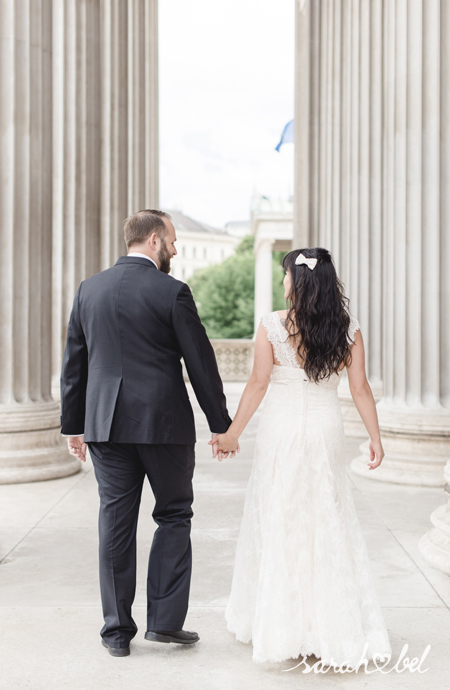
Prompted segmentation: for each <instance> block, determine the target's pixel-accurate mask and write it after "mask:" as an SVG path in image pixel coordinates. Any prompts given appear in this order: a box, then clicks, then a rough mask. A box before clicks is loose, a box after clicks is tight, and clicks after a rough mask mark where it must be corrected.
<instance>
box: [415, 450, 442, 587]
mask: <svg viewBox="0 0 450 690" xmlns="http://www.w3.org/2000/svg"><path fill="white" fill-rule="evenodd" d="M444 480H445V482H446V484H445V486H444V490H445V492H446V494H447V496H448V501H447V503H446V504H445V505H443V506H439V508H436V510H434V511H433V512H432V513H431V522H432V524H433V525H434V527H433V528H432V529H431V530H430V531H429V532H427V533H426V534H424V535H423V537H422V538H421V540H420V541H419V551H420V553H421V554H422V557H423V558H424V560H425V561H426V562H427V563H428V565H431V567H432V568H434V569H435V570H439V571H440V572H441V573H444V575H450V461H449V462H448V463H447V464H446V466H445V469H444Z"/></svg>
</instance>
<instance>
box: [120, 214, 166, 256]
mask: <svg viewBox="0 0 450 690" xmlns="http://www.w3.org/2000/svg"><path fill="white" fill-rule="evenodd" d="M164 218H168V219H169V220H171V216H169V214H168V213H166V212H165V211H158V210H156V209H144V210H143V211H137V213H133V215H132V216H128V218H127V219H126V220H125V222H124V225H123V234H124V237H125V243H126V245H127V248H128V249H129V248H130V247H131V246H132V245H133V244H142V242H145V240H146V239H147V238H148V237H150V235H151V234H152V233H154V232H155V233H156V234H157V235H158V237H160V238H161V239H162V240H163V239H164V237H165V236H166V234H167V228H166V225H165V223H164Z"/></svg>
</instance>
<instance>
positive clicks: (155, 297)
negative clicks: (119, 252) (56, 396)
mask: <svg viewBox="0 0 450 690" xmlns="http://www.w3.org/2000/svg"><path fill="white" fill-rule="evenodd" d="M181 357H183V358H184V361H185V364H186V368H187V371H188V374H189V379H190V381H191V383H192V386H193V388H194V391H195V394H196V396H197V399H198V402H199V404H200V406H201V408H202V410H203V412H204V413H205V415H206V418H207V420H208V423H209V427H210V429H211V430H212V431H214V432H217V433H221V432H224V431H226V430H227V429H228V427H229V425H230V424H231V419H230V417H229V415H228V411H227V408H226V401H225V396H224V393H223V386H222V381H221V378H220V376H219V371H218V368H217V362H216V358H215V355H214V350H213V348H212V346H211V343H210V342H209V340H208V337H207V335H206V332H205V329H204V327H203V325H202V323H201V321H200V319H199V316H198V314H197V309H196V307H195V303H194V300H193V297H192V294H191V291H190V289H189V288H188V286H187V285H186V284H185V283H182V282H181V281H179V280H175V279H174V278H172V277H171V276H169V275H167V274H165V273H162V272H161V271H158V270H157V268H156V267H155V265H154V264H153V263H152V262H151V261H148V260H147V259H144V258H140V257H126V256H122V257H121V258H120V259H119V260H118V261H117V263H116V264H115V266H113V267H112V268H109V269H107V270H106V271H103V272H102V273H98V274H97V275H94V276H92V277H91V278H88V279H87V280H85V281H84V282H82V283H81V285H80V287H79V289H78V293H77V295H76V297H75V300H74V303H73V309H72V313H71V316H70V321H69V328H68V332H67V343H66V349H65V352H64V358H63V365H62V374H61V433H63V434H66V435H76V434H82V433H84V440H85V442H90V441H98V442H100V441H115V442H117V443H181V444H189V443H195V440H196V438H195V425H194V415H193V412H192V407H191V404H190V402H189V396H188V393H187V390H186V386H185V383H184V380H183V374H182V367H181V362H180V359H181Z"/></svg>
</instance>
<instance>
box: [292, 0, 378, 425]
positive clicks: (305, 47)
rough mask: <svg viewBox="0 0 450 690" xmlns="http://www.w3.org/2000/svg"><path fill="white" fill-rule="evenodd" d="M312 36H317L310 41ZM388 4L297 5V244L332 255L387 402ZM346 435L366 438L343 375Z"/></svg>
mask: <svg viewBox="0 0 450 690" xmlns="http://www.w3.org/2000/svg"><path fill="white" fill-rule="evenodd" d="M308 36H309V39H308ZM382 45H383V0H369V1H368V2H366V1H365V0H317V2H313V0H305V1H304V2H301V1H299V2H298V3H297V56H296V61H297V68H296V114H295V121H296V168H295V169H296V177H295V190H296V196H295V233H296V234H295V239H294V242H296V243H297V244H296V245H295V246H299V244H298V243H299V241H300V238H301V240H302V242H301V244H303V245H305V244H307V245H309V246H323V247H326V248H327V249H329V250H330V251H331V253H332V254H333V257H334V261H335V264H336V269H337V271H338V274H339V276H340V278H341V279H342V281H343V283H344V286H345V291H346V294H347V295H348V296H349V298H350V310H351V312H352V314H353V315H354V316H356V317H357V318H358V319H359V321H360V323H361V330H362V333H363V336H364V342H365V349H366V361H367V375H368V378H369V381H370V383H371V386H372V390H373V393H374V396H375V399H376V400H378V399H379V398H380V397H381V395H382V339H383V327H382V245H383V225H382V209H383V205H382V204H383V185H382V179H383V175H382V160H383V158H382V151H383V148H382V147H383V139H382V123H383V86H382V84H383V80H382V69H383V53H382ZM339 395H340V398H341V402H342V410H343V416H344V425H345V429H346V433H347V434H348V435H351V436H357V437H363V438H365V437H366V436H367V433H366V430H365V427H364V425H363V423H362V421H361V419H360V417H359V415H358V413H357V411H356V408H355V406H354V404H353V401H352V398H351V395H350V391H349V388H348V381H347V378H346V376H345V375H344V377H343V380H342V383H341V385H340V388H339Z"/></svg>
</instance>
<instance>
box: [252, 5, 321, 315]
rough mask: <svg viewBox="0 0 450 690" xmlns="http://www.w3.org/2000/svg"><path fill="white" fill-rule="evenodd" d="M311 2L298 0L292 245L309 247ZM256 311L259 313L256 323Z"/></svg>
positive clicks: (294, 246) (296, 16) (296, 13)
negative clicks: (295, 192)
mask: <svg viewBox="0 0 450 690" xmlns="http://www.w3.org/2000/svg"><path fill="white" fill-rule="evenodd" d="M310 14H311V7H310V3H309V2H305V1H304V0H297V2H296V11H295V31H296V45H297V51H296V56H295V80H296V91H295V120H294V128H295V146H296V156H295V162H294V177H295V182H294V184H295V187H296V189H297V190H298V192H297V199H296V204H295V209H294V237H293V240H292V248H293V249H298V248H300V247H307V246H308V245H309V239H310V227H309V224H310V217H309V216H310V192H311V185H310V141H309V139H310V90H311V75H310V52H311V48H310V32H311V29H310V23H311V17H310ZM256 323H259V320H258V322H256V313H255V324H256Z"/></svg>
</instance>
